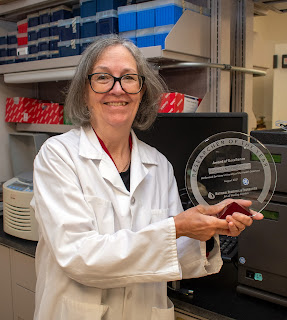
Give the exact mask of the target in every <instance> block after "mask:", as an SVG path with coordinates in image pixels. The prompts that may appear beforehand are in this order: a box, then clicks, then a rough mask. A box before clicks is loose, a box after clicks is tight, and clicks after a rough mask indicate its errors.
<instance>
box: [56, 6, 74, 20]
mask: <svg viewBox="0 0 287 320" xmlns="http://www.w3.org/2000/svg"><path fill="white" fill-rule="evenodd" d="M70 18H72V9H71V8H69V7H67V6H58V7H55V8H52V9H51V21H52V22H54V21H58V20H65V19H70Z"/></svg>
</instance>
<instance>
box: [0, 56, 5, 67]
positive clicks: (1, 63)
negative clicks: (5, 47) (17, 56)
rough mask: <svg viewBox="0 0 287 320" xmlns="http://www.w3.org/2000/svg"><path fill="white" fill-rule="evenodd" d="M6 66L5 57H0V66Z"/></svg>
mask: <svg viewBox="0 0 287 320" xmlns="http://www.w3.org/2000/svg"><path fill="white" fill-rule="evenodd" d="M3 64H6V57H0V66H1V65H3Z"/></svg>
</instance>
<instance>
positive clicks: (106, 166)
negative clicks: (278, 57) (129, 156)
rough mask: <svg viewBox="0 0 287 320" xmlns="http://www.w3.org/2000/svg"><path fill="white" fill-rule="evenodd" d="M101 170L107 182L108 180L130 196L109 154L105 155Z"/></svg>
mask: <svg viewBox="0 0 287 320" xmlns="http://www.w3.org/2000/svg"><path fill="white" fill-rule="evenodd" d="M99 170H100V173H101V175H102V177H103V178H104V179H105V180H108V181H109V182H110V183H111V184H112V185H113V187H114V188H117V189H118V190H120V191H121V192H123V193H125V194H129V192H128V191H127V189H126V187H125V185H124V183H123V180H122V178H121V176H120V174H119V172H118V170H117V168H116V166H115V165H114V163H113V161H112V159H111V158H110V157H109V156H108V155H107V154H105V155H104V157H103V159H102V161H101V162H100V164H99Z"/></svg>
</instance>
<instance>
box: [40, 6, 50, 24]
mask: <svg viewBox="0 0 287 320" xmlns="http://www.w3.org/2000/svg"><path fill="white" fill-rule="evenodd" d="M49 22H51V9H50V8H48V9H45V10H41V11H39V24H46V23H49Z"/></svg>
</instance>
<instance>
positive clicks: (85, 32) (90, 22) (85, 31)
mask: <svg viewBox="0 0 287 320" xmlns="http://www.w3.org/2000/svg"><path fill="white" fill-rule="evenodd" d="M97 20H98V19H97V15H95V16H91V17H86V18H82V19H81V38H88V37H95V36H96V35H97V22H98V21H97Z"/></svg>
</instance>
